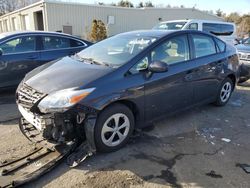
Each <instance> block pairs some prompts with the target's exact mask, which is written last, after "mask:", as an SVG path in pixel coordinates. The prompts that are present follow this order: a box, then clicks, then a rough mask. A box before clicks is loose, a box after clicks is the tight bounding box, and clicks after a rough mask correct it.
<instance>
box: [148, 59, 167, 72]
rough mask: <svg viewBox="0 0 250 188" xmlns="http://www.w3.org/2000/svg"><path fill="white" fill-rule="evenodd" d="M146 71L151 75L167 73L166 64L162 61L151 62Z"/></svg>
mask: <svg viewBox="0 0 250 188" xmlns="http://www.w3.org/2000/svg"><path fill="white" fill-rule="evenodd" d="M148 70H149V71H150V72H153V73H161V72H167V71H168V64H167V63H165V62H162V61H153V62H152V63H150V65H149V67H148Z"/></svg>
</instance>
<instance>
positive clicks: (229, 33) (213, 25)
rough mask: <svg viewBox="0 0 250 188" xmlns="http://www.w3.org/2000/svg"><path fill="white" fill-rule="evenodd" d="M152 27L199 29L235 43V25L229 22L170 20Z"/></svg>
mask: <svg viewBox="0 0 250 188" xmlns="http://www.w3.org/2000/svg"><path fill="white" fill-rule="evenodd" d="M153 29H161V30H185V29H189V30H190V29H191V30H199V31H204V32H208V33H212V34H214V35H216V36H217V37H220V38H221V39H222V40H224V41H225V42H228V43H229V44H232V45H235V44H237V41H236V26H235V24H234V23H231V22H222V21H213V20H198V19H190V20H189V19H188V20H172V21H164V22H160V23H159V24H157V25H156V26H154V27H153Z"/></svg>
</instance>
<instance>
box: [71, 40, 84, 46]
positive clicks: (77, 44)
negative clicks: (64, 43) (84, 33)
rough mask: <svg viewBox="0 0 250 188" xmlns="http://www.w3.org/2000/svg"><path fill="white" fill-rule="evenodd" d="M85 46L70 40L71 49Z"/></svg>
mask: <svg viewBox="0 0 250 188" xmlns="http://www.w3.org/2000/svg"><path fill="white" fill-rule="evenodd" d="M84 45H85V44H84V43H82V42H80V41H78V40H73V39H70V46H71V47H80V46H84Z"/></svg>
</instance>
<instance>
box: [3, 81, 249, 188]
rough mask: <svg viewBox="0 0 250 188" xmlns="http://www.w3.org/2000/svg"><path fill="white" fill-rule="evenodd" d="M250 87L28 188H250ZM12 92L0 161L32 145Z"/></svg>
mask: <svg viewBox="0 0 250 188" xmlns="http://www.w3.org/2000/svg"><path fill="white" fill-rule="evenodd" d="M249 104H250V82H247V83H245V84H244V85H242V86H238V87H237V90H236V91H235V92H234V94H233V96H232V98H231V100H230V101H229V103H228V104H227V105H226V106H225V107H214V106H213V105H205V106H202V107H197V108H194V109H192V110H189V111H186V112H182V113H179V114H176V115H175V116H173V117H170V118H167V119H165V120H162V121H159V122H156V123H155V125H154V126H152V127H150V128H147V129H144V130H141V131H137V132H136V133H135V134H134V136H133V137H132V138H131V139H130V142H129V144H128V145H127V146H126V147H124V148H122V149H121V150H119V151H117V152H113V153H107V154H96V155H95V156H92V157H90V158H88V159H87V160H86V161H84V162H83V163H82V164H81V165H80V166H78V167H77V168H73V169H71V168H69V167H68V166H67V165H66V164H65V162H63V163H62V164H60V165H59V166H57V167H56V168H55V169H53V170H52V171H51V172H49V173H47V174H45V175H44V176H42V177H40V178H39V179H38V180H36V181H34V182H31V183H29V184H28V185H25V187H32V188H33V187H48V188H49V187H60V188H63V187H76V188H77V187H93V188H103V187H107V188H108V187H117V188H118V187H119V188H120V187H150V188H151V187H157V188H158V187H250V174H247V173H245V172H244V171H243V170H242V169H241V168H240V167H238V164H250V157H249V156H250V139H249V137H250V115H249V112H250V105H249ZM19 116H20V115H19V113H18V110H17V108H16V105H15V101H14V95H13V92H4V93H1V95H0V159H1V160H4V159H7V158H10V157H17V156H20V155H22V154H24V153H26V152H28V151H29V150H30V149H31V148H32V147H33V145H32V144H31V143H30V142H29V141H27V139H26V138H25V137H24V136H23V135H22V134H21V132H20V131H19V129H18V126H17V121H18V117H19Z"/></svg>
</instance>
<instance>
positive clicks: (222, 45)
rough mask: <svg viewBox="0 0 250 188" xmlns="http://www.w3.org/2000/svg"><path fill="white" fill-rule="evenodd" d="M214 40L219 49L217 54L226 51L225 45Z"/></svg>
mask: <svg viewBox="0 0 250 188" xmlns="http://www.w3.org/2000/svg"><path fill="white" fill-rule="evenodd" d="M214 39H215V42H216V44H217V46H218V48H219V52H224V51H225V49H226V44H225V43H224V42H222V41H221V40H219V39H217V38H214Z"/></svg>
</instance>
